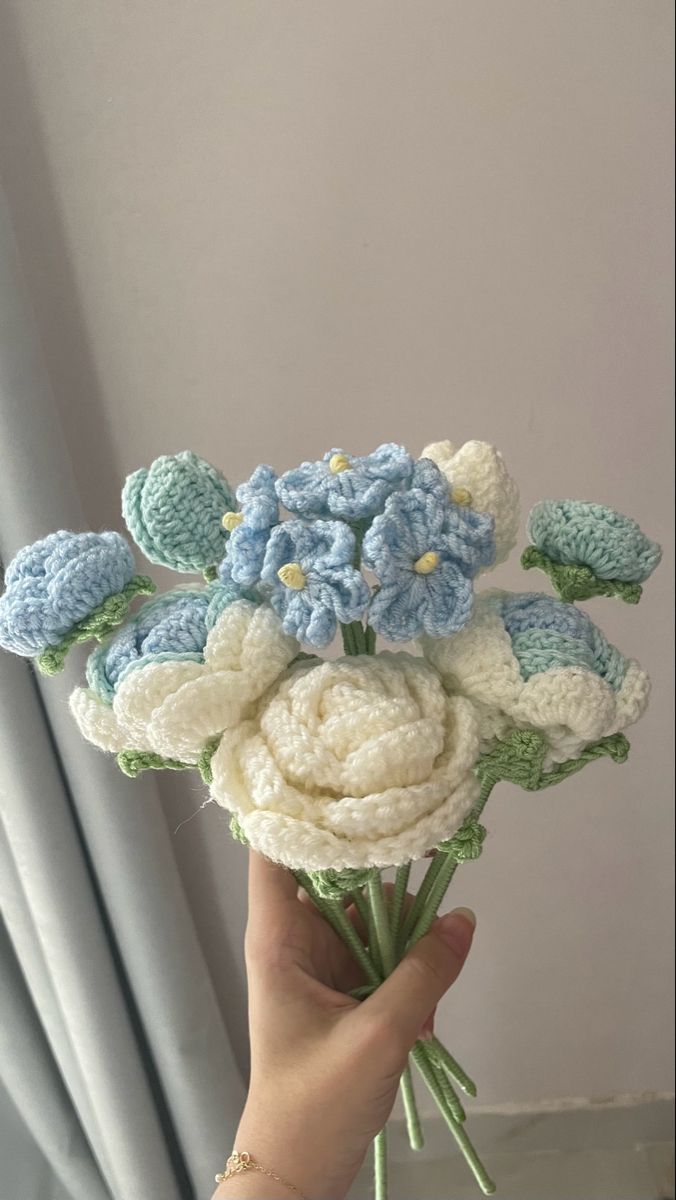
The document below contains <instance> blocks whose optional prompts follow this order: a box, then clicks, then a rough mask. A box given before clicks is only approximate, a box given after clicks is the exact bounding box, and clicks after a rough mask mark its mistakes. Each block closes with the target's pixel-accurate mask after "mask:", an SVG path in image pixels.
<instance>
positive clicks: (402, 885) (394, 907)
mask: <svg viewBox="0 0 676 1200" xmlns="http://www.w3.org/2000/svg"><path fill="white" fill-rule="evenodd" d="M410 874H411V864H410V862H409V863H404V864H403V866H401V867H397V873H396V875H395V877H394V891H393V892H392V902H391V904H390V929H391V930H392V936H393V938H394V943H395V947H396V944H397V938H398V936H399V924H400V922H401V914H402V912H403V908H404V900H405V899H406V892H407V890H408V880H409V876H410Z"/></svg>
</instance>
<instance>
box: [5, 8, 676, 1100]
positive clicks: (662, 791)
mask: <svg viewBox="0 0 676 1200" xmlns="http://www.w3.org/2000/svg"><path fill="white" fill-rule="evenodd" d="M671 9H672V5H671V3H670V2H669V0H635V2H630V0H607V2H605V0H567V2H566V3H565V4H560V3H554V2H553V0H551V2H550V0H505V2H503V0H463V2H457V0H456V2H453V0H449V2H443V0H422V2H419V0H415V2H413V0H411V2H410V3H409V2H406V3H401V2H394V3H392V2H387V3H385V2H383V3H375V2H366V3H364V2H363V0H358V2H357V0H340V3H328V4H327V3H325V2H321V0H275V2H270V3H264V2H261V0H236V2H235V0H233V2H230V3H227V2H224V0H201V2H200V3H195V2H188V0H185V2H179V0H171V2H170V0H165V2H164V3H160V2H159V0H143V2H142V3H131V2H130V0H124V2H122V0H114V2H112V3H111V2H110V0H87V2H86V3H73V2H72V0H50V3H47V4H46V3H44V0H6V3H5V6H4V17H3V18H2V21H3V23H4V26H5V28H4V45H3V52H2V53H3V55H4V58H5V62H4V64H3V66H2V70H0V76H2V84H1V87H2V91H3V92H4V97H3V99H4V103H3V113H4V130H3V134H2V138H3V141H2V158H1V159H0V165H1V166H2V169H3V173H4V176H5V184H6V187H7V189H8V191H9V194H10V201H11V203H12V207H13V212H14V219H15V223H16V229H17V233H18V236H19V240H20V243H21V247H22V252H23V259H24V266H25V269H26V273H27V277H28V282H29V285H30V288H31V292H32V296H33V301H34V304H35V307H36V311H37V315H38V319H39V322H40V326H41V331H42V336H43V339H44V345H45V351H46V355H47V360H48V365H49V369H50V372H51V375H52V379H53V383H54V387H55V390H56V394H57V396H58V402H59V404H60V406H61V409H62V412H63V420H64V422H65V425H66V428H67V433H68V436H69V438H70V442H71V445H72V449H73V455H74V457H75V460H76V466H77V470H78V472H79V475H80V479H81V483H82V488H83V491H84V493H85V500H86V505H87V508H88V513H89V518H90V520H91V522H92V524H94V525H103V524H106V523H108V522H114V521H119V512H118V503H117V489H118V483H119V480H120V479H121V477H122V476H123V475H124V473H125V472H127V471H129V470H131V469H133V468H135V467H137V466H139V465H141V464H145V463H147V462H149V461H150V460H151V459H152V458H153V457H154V456H155V455H157V454H160V453H162V452H173V451H176V450H178V449H181V448H184V447H192V448H193V449H195V450H197V451H199V452H201V453H203V454H204V455H206V456H207V457H210V458H212V459H213V460H215V461H216V462H218V463H219V465H221V466H222V467H223V468H224V469H225V470H226V472H227V473H228V474H229V475H230V476H231V478H233V480H235V481H236V480H237V479H238V478H239V477H241V476H243V475H244V474H246V473H247V472H248V471H249V470H250V468H251V467H253V466H254V465H255V464H256V463H257V462H259V461H271V462H272V463H274V464H275V465H276V466H278V467H285V466H287V465H291V464H293V463H294V462H296V461H298V460H299V459H300V458H301V457H305V456H308V455H309V456H314V455H317V454H319V452H321V451H323V450H324V448H325V447H328V446H331V445H334V444H339V445H345V446H347V447H350V448H352V449H354V450H367V449H369V448H371V447H373V446H374V445H375V444H376V443H377V442H378V441H379V440H384V439H400V440H401V441H403V442H405V443H406V444H407V445H408V446H409V447H410V448H411V449H412V450H418V449H419V448H421V447H422V446H423V445H424V444H425V442H427V441H429V440H431V439H435V438H442V437H447V436H450V437H452V438H453V439H454V440H456V441H458V442H462V441H463V440H465V439H467V438H469V437H479V438H487V439H490V440H493V441H495V442H496V443H497V444H498V445H499V446H500V447H501V448H502V449H503V451H504V453H505V455H506V457H507V459H508V462H509V464H510V465H511V467H512V469H513V471H514V473H515V474H516V476H517V478H518V479H519V480H520V483H521V486H522V492H523V499H524V506H525V508H527V507H528V506H529V505H530V504H531V503H532V502H533V501H534V500H536V499H538V498H540V497H542V496H546V495H553V496H568V495H572V496H580V497H587V498H594V499H597V500H599V501H603V502H606V503H609V504H615V505H618V506H619V507H620V508H623V509H625V510H628V511H629V512H631V513H632V514H634V515H635V516H636V517H637V518H638V519H639V520H640V522H641V523H642V524H643V525H644V527H645V528H646V530H648V531H649V532H650V534H651V535H653V536H655V537H657V538H659V539H664V540H666V541H669V540H670V523H669V515H668V514H669V511H670V508H671V504H670V493H669V482H668V481H669V476H670V473H671V461H672V460H671V438H670V428H669V419H668V397H669V391H670V374H671V367H670V360H669V351H668V337H669V329H670V272H669V258H670V256H669V238H670V234H669V213H670V199H669V168H668V157H667V155H668V145H669V143H670V125H671V106H670V92H669V82H670V54H669V40H670V33H669V27H670V23H671ZM46 520H47V521H48V515H47V517H46ZM500 579H501V580H503V581H507V582H508V583H510V584H513V585H518V584H519V583H520V582H522V583H523V585H524V586H531V587H533V586H537V584H538V580H537V579H535V578H532V577H530V576H528V577H525V576H524V577H521V574H520V571H519V568H518V566H517V564H516V562H515V563H514V564H512V565H511V566H510V567H509V568H507V569H505V570H503V571H502V572H501V574H500ZM671 596H672V591H671V584H670V576H669V568H668V567H667V566H666V565H665V566H664V567H663V568H662V569H661V570H660V572H659V574H658V576H657V578H656V579H655V581H654V582H653V583H651V584H650V585H649V587H648V588H647V592H646V596H645V600H644V602H643V603H642V605H641V608H640V610H639V611H636V610H635V609H631V608H628V607H623V606H622V605H621V604H619V603H615V604H612V603H610V602H606V601H601V600H598V601H596V602H594V603H593V604H591V605H590V609H592V610H593V613H594V615H596V616H598V618H599V620H600V621H601V623H602V624H603V625H604V627H605V628H606V630H607V632H608V633H609V635H611V636H612V637H613V638H616V639H617V640H618V641H619V643H620V644H621V646H622V647H623V648H626V650H627V651H628V652H630V653H633V654H636V655H637V656H638V657H640V658H641V660H642V661H643V662H645V664H646V665H647V667H648V668H649V669H650V670H651V672H652V674H653V676H654V679H655V692H654V703H653V708H652V710H651V713H650V715H649V717H648V718H647V719H646V721H645V722H644V724H643V725H642V727H641V728H640V730H639V731H637V732H636V735H635V739H634V749H633V753H632V757H631V760H630V763H629V765H628V766H627V767H625V768H624V769H622V770H620V769H617V768H613V767H612V766H611V765H609V764H602V765H598V766H594V767H593V768H590V769H589V770H588V771H587V772H586V773H585V774H584V775H583V776H582V777H579V778H576V779H575V780H573V781H571V782H569V783H568V784H566V785H565V786H564V787H561V788H560V789H558V790H557V791H555V792H553V793H547V794H544V795H541V796H539V795H535V796H527V795H517V794H516V793H515V792H513V791H512V790H511V789H508V788H504V789H503V790H502V792H501V793H500V794H499V795H497V796H496V798H495V801H494V803H493V805H492V808H491V810H490V813H489V818H488V822H489V825H490V829H491V838H490V843H489V845H488V847H487V850H486V853H485V855H484V857H483V859H482V861H481V862H480V863H479V864H478V865H476V866H472V867H468V868H467V869H466V873H465V872H464V871H463V874H462V877H461V879H459V881H458V883H457V887H456V889H455V892H454V894H455V897H456V899H457V900H458V901H462V902H463V903H468V904H472V905H474V906H475V907H476V909H477V911H478V913H479V933H478V937H477V944H476V951H475V953H474V954H473V959H472V963H471V966H470V967H469V968H468V970H467V972H466V976H465V977H464V979H463V981H462V983H461V984H460V985H459V986H458V987H457V989H456V990H455V991H454V993H453V998H452V1000H450V1001H449V1002H448V1003H447V1005H446V1007H445V1009H444V1012H443V1014H442V1016H441V1018H440V1022H439V1024H440V1026H441V1027H442V1033H443V1034H445V1035H446V1036H447V1037H448V1039H449V1042H450V1043H451V1044H452V1046H453V1047H454V1049H455V1050H456V1051H457V1053H458V1054H459V1056H460V1055H461V1056H462V1058H463V1060H464V1061H465V1062H466V1063H467V1065H468V1066H469V1067H470V1069H471V1070H472V1071H473V1072H474V1073H475V1074H476V1075H477V1076H478V1078H479V1080H480V1083H481V1093H482V1099H483V1100H484V1101H487V1102H498V1101H505V1100H510V1099H516V1100H529V1099H537V1098H541V1097H552V1096H566V1095H568V1096H571V1095H577V1096H579V1095H596V1096H598V1095H600V1094H605V1093H616V1092H626V1091H643V1090H645V1089H668V1088H670V1086H671V1067H670V1060H671V1055H670V1054H669V1053H668V1046H667V1042H668V1038H669V1029H670V1027H671V1021H670V1008H671V997H670V988H669V983H668V979H669V973H668V965H669V961H670V946H671V939H670V918H669V912H668V909H669V899H670V842H671V833H670V831H671V799H670V787H669V778H670V773H671V763H672V757H673V742H672V737H671V720H670V713H669V696H670V692H671V683H672V667H671V661H670V657H669V654H668V648H667V640H668V630H669V627H670V622H669V616H668V613H669V609H670V601H671ZM184 789H185V785H184V784H183V783H182V782H181V781H176V780H175V779H173V780H171V781H170V783H169V785H168V789H167V807H168V811H169V815H170V819H171V821H172V824H173V825H174V826H176V825H178V822H179V820H181V819H182V818H183V817H185V816H188V815H189V814H190V813H191V812H193V811H194V809H195V807H196V805H197V803H198V802H199V797H198V796H197V792H193V793H192V794H190V793H188V792H187V790H184ZM219 816H220V814H217V813H210V814H207V813H205V814H201V815H200V816H198V817H196V818H195V819H194V820H193V821H191V822H190V823H189V824H188V825H187V826H184V828H183V829H182V830H181V831H180V832H179V833H178V834H177V835H176V848H177V854H178V856H179V859H180V860H181V862H182V864H183V868H184V871H185V876H186V885H187V887H188V889H189V891H190V893H191V894H192V895H193V897H194V903H195V906H196V912H197V916H198V920H199V922H200V928H201V931H202V936H203V938H204V941H205V944H206V945H207V949H208V952H209V954H210V956H211V959H212V961H213V964H214V972H215V975H216V977H217V980H218V982H219V987H220V989H221V994H222V995H223V997H224V1003H225V1004H227V1003H228V999H227V990H228V989H227V980H226V979H224V978H223V974H224V972H223V969H222V966H221V963H220V955H219V946H220V944H221V942H222V940H223V938H224V937H225V936H226V935H225V934H224V931H223V924H222V921H223V920H224V919H225V914H226V913H229V914H230V915H231V917H232V916H233V914H235V915H234V919H235V920H239V919H241V903H240V901H239V899H238V896H239V893H240V875H239V873H240V872H241V869H242V864H243V857H241V856H240V857H238V853H237V852H235V851H233V850H232V849H231V848H229V847H226V848H225V849H224V848H223V847H224V843H223V841H222V840H221V838H220V837H218V838H216V839H214V834H215V833H216V834H220V833H222V831H223V821H222V817H221V821H220V824H218V823H215V822H217V820H218V818H219ZM209 864H210V865H209ZM205 879H207V880H208V881H209V882H208V885H207V886H205V883H204V880H205ZM214 888H218V890H219V894H220V896H221V900H220V902H219V904H216V905H215V904H214V899H213V894H214V893H213V889H214ZM231 936H232V935H231ZM235 937H236V938H237V937H238V931H236V932H235ZM241 1018H242V1013H241V1011H240V1012H239V1019H240V1020H241Z"/></svg>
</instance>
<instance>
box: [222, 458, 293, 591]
mask: <svg viewBox="0 0 676 1200" xmlns="http://www.w3.org/2000/svg"><path fill="white" fill-rule="evenodd" d="M276 482H277V476H276V474H275V472H274V471H273V470H272V467H268V466H265V465H264V464H263V465H261V466H260V467H256V470H255V471H254V473H253V475H252V476H251V478H250V479H249V480H247V482H246V483H242V484H240V486H239V487H238V488H237V501H238V503H239V505H240V509H239V512H228V513H226V514H225V515H224V517H223V524H224V526H225V528H226V529H228V530H229V531H230V540H229V542H228V545H227V549H226V552H225V558H224V559H223V562H222V563H221V565H220V568H219V578H220V580H221V582H222V583H229V582H234V583H236V584H240V585H241V586H242V587H252V586H253V584H255V583H258V580H259V579H260V576H261V570H262V569H263V560H264V558H265V549H266V547H267V544H268V538H269V537H270V531H271V529H272V528H273V527H274V526H275V525H276V524H277V522H278V520H279V501H278V499H277V492H276V490H275V483H276Z"/></svg>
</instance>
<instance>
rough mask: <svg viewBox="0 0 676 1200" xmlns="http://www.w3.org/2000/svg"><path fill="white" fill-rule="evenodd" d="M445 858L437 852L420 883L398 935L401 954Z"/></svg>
mask: <svg viewBox="0 0 676 1200" xmlns="http://www.w3.org/2000/svg"><path fill="white" fill-rule="evenodd" d="M443 859H444V856H443V855H441V854H435V855H434V858H432V859H430V865H429V867H428V868H427V871H426V873H425V875H424V877H423V880H422V883H421V884H420V887H419V888H418V891H417V893H416V895H415V896H414V898H413V903H412V905H411V907H410V908H409V910H408V912H407V913H406V916H405V917H404V920H403V921H402V923H401V926H400V929H399V934H398V937H397V953H398V954H399V955H401V954H403V952H404V950H405V948H406V943H407V942H408V940H409V937H410V935H411V931H412V930H413V929H414V928H415V926H416V924H417V923H418V921H419V919H420V917H421V914H422V913H423V912H424V910H425V907H426V905H427V900H428V897H429V894H430V892H431V890H432V888H433V886H434V883H435V881H436V878H437V876H438V874H439V872H440V871H441V869H442V867H443V865H444V862H443Z"/></svg>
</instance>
